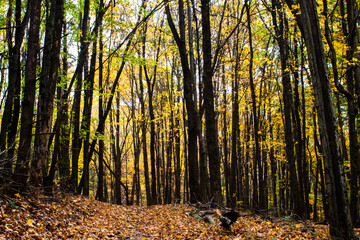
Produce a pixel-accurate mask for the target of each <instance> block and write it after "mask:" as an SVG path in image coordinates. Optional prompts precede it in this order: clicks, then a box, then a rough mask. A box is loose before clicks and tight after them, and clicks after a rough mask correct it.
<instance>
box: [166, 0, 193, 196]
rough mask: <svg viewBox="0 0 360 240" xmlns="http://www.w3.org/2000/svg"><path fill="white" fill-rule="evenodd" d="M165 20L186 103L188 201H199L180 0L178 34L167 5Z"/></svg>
mask: <svg viewBox="0 0 360 240" xmlns="http://www.w3.org/2000/svg"><path fill="white" fill-rule="evenodd" d="M165 10H166V16H167V20H168V23H169V26H170V29H171V32H172V34H173V36H174V39H175V42H176V45H177V47H178V49H179V53H180V60H181V67H182V70H183V78H184V80H183V84H184V98H185V103H186V104H185V105H186V112H187V115H188V118H187V160H188V164H187V169H188V184H189V190H190V192H189V195H190V199H189V200H190V202H197V201H199V197H200V195H199V193H200V191H199V173H198V169H199V167H198V166H199V165H198V151H197V119H198V113H197V107H196V105H195V103H194V99H193V86H192V83H193V82H194V81H193V78H194V76H193V74H192V72H191V71H190V67H189V62H188V54H187V50H186V45H185V22H184V8H183V2H182V0H179V16H180V24H179V25H180V26H179V27H180V36H179V34H178V32H177V30H176V28H175V25H174V22H173V20H172V16H171V13H170V7H169V5H166V6H165Z"/></svg>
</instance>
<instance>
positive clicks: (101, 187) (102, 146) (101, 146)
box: [96, 0, 117, 201]
mask: <svg viewBox="0 0 360 240" xmlns="http://www.w3.org/2000/svg"><path fill="white" fill-rule="evenodd" d="M99 2H100V4H99V8H100V10H98V11H102V8H103V7H104V2H103V0H100V1H99ZM99 21H100V24H99V27H100V38H99V80H98V81H99V86H98V87H99V89H100V91H99V109H98V111H99V119H101V118H102V117H103V114H104V113H103V92H104V91H103V48H104V46H103V31H102V30H103V28H102V21H103V18H102V16H100V20H99ZM102 130H103V131H102V132H100V134H104V130H105V129H102ZM104 150H105V144H104V141H103V140H102V139H100V140H99V154H98V158H99V174H98V185H97V194H96V195H97V197H98V200H99V201H105V198H104V183H105V182H104V164H103V161H104ZM116 156H117V154H116Z"/></svg>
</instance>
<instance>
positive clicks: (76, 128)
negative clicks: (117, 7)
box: [70, 0, 90, 192]
mask: <svg viewBox="0 0 360 240" xmlns="http://www.w3.org/2000/svg"><path fill="white" fill-rule="evenodd" d="M89 8H90V1H89V0H84V15H83V18H82V21H81V22H82V24H81V26H80V29H81V33H82V34H81V37H80V44H81V46H80V51H79V54H78V66H77V73H76V74H77V76H76V79H77V81H76V87H75V94H74V102H73V106H72V119H71V122H72V124H73V126H72V129H73V131H72V144H71V151H72V157H71V161H72V164H71V166H72V171H71V179H70V184H71V189H72V191H73V192H77V191H78V190H77V187H78V171H79V169H78V166H79V155H80V150H81V147H82V139H81V138H80V104H81V88H82V85H83V68H84V63H85V59H86V55H87V47H86V46H85V45H86V42H85V40H86V38H87V29H88V26H87V25H88V19H89Z"/></svg>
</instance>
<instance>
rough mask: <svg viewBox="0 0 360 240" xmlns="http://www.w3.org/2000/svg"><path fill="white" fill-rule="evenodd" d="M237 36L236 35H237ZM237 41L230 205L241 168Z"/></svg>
mask: <svg viewBox="0 0 360 240" xmlns="http://www.w3.org/2000/svg"><path fill="white" fill-rule="evenodd" d="M237 36H238V35H237ZM238 44H239V42H238V41H236V42H235V57H236V62H235V69H234V72H235V74H234V75H235V76H234V82H233V83H232V89H233V90H232V121H231V165H230V180H229V205H230V206H231V207H235V206H236V196H239V195H241V194H242V193H239V192H238V193H236V186H237V181H236V179H237V177H238V178H239V177H241V176H237V169H238V167H239V168H240V167H241V168H242V167H243V166H238V161H239V159H238V157H239V156H240V154H239V153H238V151H239V150H240V148H239V147H240V146H238V143H239V138H240V137H239V135H238V134H239V133H240V131H239V74H238V72H239V67H240V66H239V65H240V56H239V52H238V51H239V49H238ZM240 181H241V179H240ZM239 187H240V186H239Z"/></svg>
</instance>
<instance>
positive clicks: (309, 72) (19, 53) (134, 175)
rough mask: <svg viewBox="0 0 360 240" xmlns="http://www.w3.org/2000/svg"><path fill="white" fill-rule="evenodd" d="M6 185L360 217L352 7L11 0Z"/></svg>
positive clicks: (338, 230)
mask: <svg viewBox="0 0 360 240" xmlns="http://www.w3.org/2000/svg"><path fill="white" fill-rule="evenodd" d="M0 9H1V12H2V14H1V15H0V39H1V41H0V114H1V115H0V116H1V117H0V122H1V126H0V193H4V194H5V193H6V194H10V195H14V194H15V195H17V194H26V193H27V192H29V191H33V190H34V189H35V190H37V191H41V192H43V193H44V194H45V195H52V194H53V193H54V192H58V191H60V192H64V193H71V194H75V195H83V196H88V197H90V198H93V199H96V200H99V201H102V202H109V203H114V204H118V205H137V206H150V205H162V204H174V203H192V204H195V203H202V204H206V203H208V204H214V205H222V206H227V207H231V208H235V209H242V210H248V211H251V212H268V213H271V215H273V216H284V215H292V216H297V217H299V218H301V219H307V220H313V221H315V222H320V223H326V224H329V234H330V235H331V236H332V237H334V238H336V239H355V233H354V228H355V227H359V226H360V217H359V213H360V201H359V190H360V189H359V187H360V185H359V184H360V181H359V180H360V149H359V137H360V116H359V109H360V46H359V43H360V4H359V2H358V1H356V0H347V1H344V0H321V1H315V0H261V1H252V0H220V1H210V0H177V1H175V0H174V1H170V0H162V1H161V0H134V1H131V0H76V1H69V0H68V1H65V0H7V1H6V0H5V1H1V3H0Z"/></svg>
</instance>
